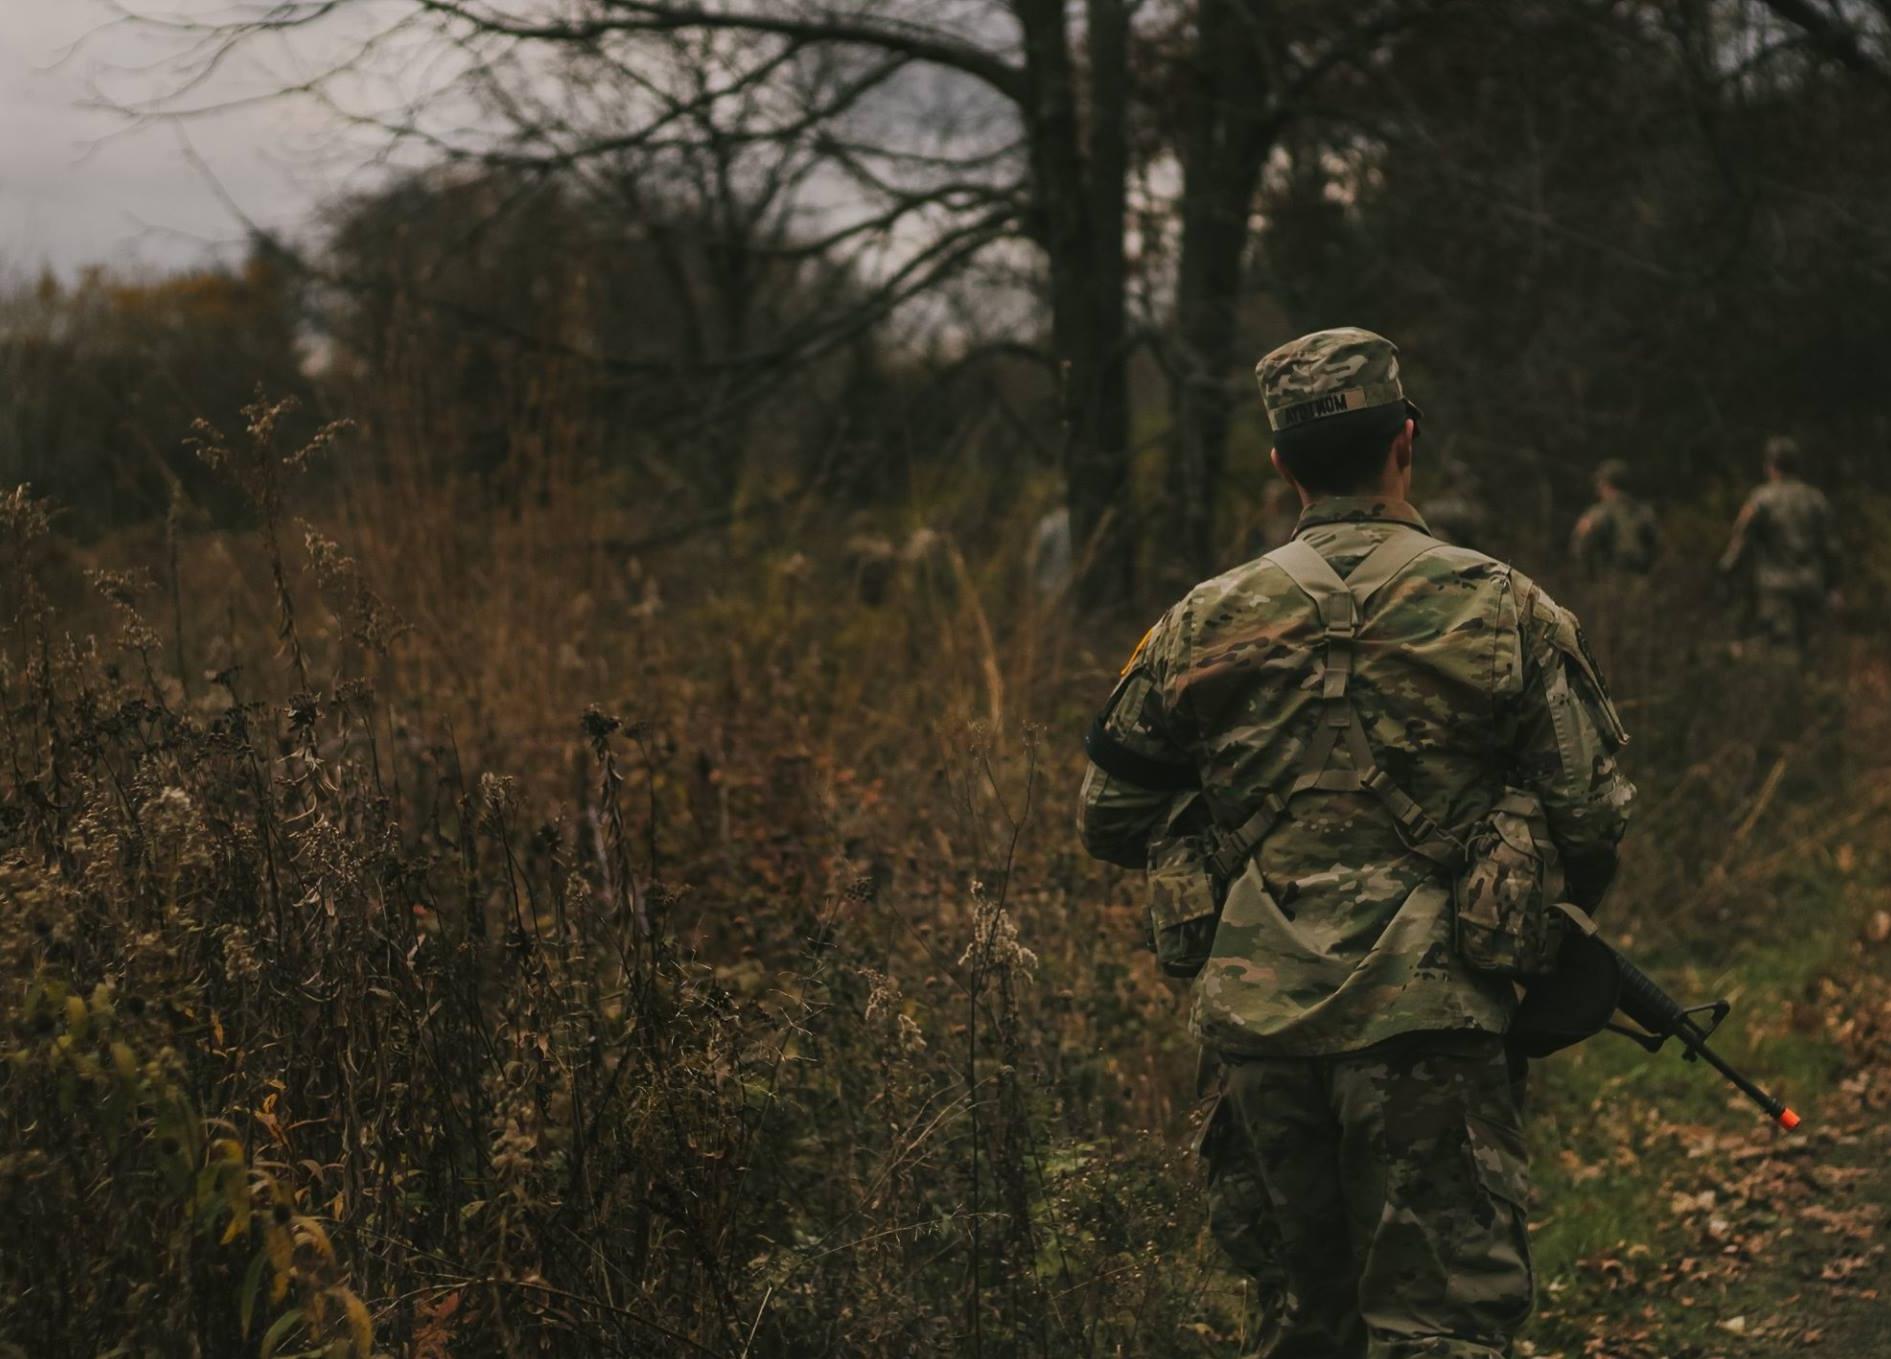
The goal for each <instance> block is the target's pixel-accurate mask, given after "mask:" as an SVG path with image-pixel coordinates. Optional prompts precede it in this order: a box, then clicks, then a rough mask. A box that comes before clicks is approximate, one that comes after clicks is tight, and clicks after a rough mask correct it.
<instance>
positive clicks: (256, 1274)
mask: <svg viewBox="0 0 1891 1359" xmlns="http://www.w3.org/2000/svg"><path fill="white" fill-rule="evenodd" d="M268 1263H269V1252H268V1251H266V1250H259V1251H257V1252H256V1258H255V1259H254V1260H251V1261H250V1267H249V1269H248V1270H247V1271H245V1272H244V1275H243V1293H242V1299H243V1300H242V1303H241V1310H242V1318H243V1338H244V1339H245V1340H248V1339H249V1338H250V1320H251V1319H252V1318H253V1317H254V1316H255V1315H256V1295H257V1294H258V1293H260V1292H262V1291H263V1269H264V1267H265V1266H266V1265H268Z"/></svg>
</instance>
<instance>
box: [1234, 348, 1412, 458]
mask: <svg viewBox="0 0 1891 1359" xmlns="http://www.w3.org/2000/svg"><path fill="white" fill-rule="evenodd" d="M1254 377H1255V380H1256V381H1258V382H1259V383H1260V384H1261V404H1262V405H1263V406H1264V407H1266V409H1267V424H1268V427H1269V428H1271V429H1272V430H1273V431H1274V432H1275V433H1277V434H1278V433H1281V432H1283V431H1286V430H1293V429H1298V428H1300V427H1301V426H1303V425H1306V424H1308V423H1310V422H1312V421H1315V420H1324V419H1326V418H1328V417H1330V416H1335V415H1348V414H1351V413H1352V412H1354V411H1363V410H1370V409H1372V408H1374V407H1377V406H1390V405H1393V404H1395V403H1403V402H1404V400H1405V388H1404V386H1403V384H1401V383H1400V381H1399V350H1398V346H1397V345H1395V344H1393V343H1392V342H1391V341H1390V340H1388V339H1386V338H1385V336H1383V335H1375V334H1374V333H1373V332H1372V331H1370V330H1360V329H1358V328H1357V327H1354V326H1341V327H1339V328H1338V329H1336V330H1316V331H1314V332H1313V333H1312V334H1311V335H1302V336H1301V337H1300V338H1299V339H1297V340H1289V341H1288V342H1287V343H1286V344H1284V345H1282V346H1281V347H1280V348H1278V349H1276V350H1274V351H1273V352H1272V353H1270V354H1268V355H1267V356H1266V357H1265V358H1263V359H1262V360H1261V361H1260V362H1259V363H1257V364H1255V365H1254Z"/></svg>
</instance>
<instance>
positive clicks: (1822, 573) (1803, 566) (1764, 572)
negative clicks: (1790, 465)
mask: <svg viewBox="0 0 1891 1359" xmlns="http://www.w3.org/2000/svg"><path fill="white" fill-rule="evenodd" d="M1720 569H1721V570H1722V571H1723V572H1727V573H1729V574H1732V573H1742V574H1746V573H1750V575H1751V580H1752V583H1753V587H1754V588H1755V589H1757V590H1762V591H1777V592H1780V593H1789V594H1823V593H1825V591H1827V590H1830V589H1833V588H1835V587H1836V586H1837V585H1838V575H1839V551H1838V532H1837V529H1836V527H1835V526H1834V524H1833V522H1832V502H1831V501H1829V500H1827V499H1826V498H1825V493H1824V492H1822V491H1820V490H1818V489H1817V488H1816V487H1813V486H1808V485H1807V484H1806V483H1805V482H1803V481H1800V480H1799V479H1798V478H1797V477H1787V478H1785V479H1783V480H1780V481H1769V482H1766V483H1764V484H1763V485H1761V486H1759V487H1757V488H1755V490H1754V492H1753V494H1752V495H1750V496H1748V497H1747V503H1746V504H1745V505H1743V506H1741V507H1740V516H1739V518H1737V519H1735V520H1734V524H1733V537H1732V538H1731V540H1730V541H1729V542H1728V543H1727V551H1726V552H1725V553H1724V554H1723V555H1722V556H1721V559H1720Z"/></svg>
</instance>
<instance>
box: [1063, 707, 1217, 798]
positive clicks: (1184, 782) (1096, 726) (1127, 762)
mask: <svg viewBox="0 0 1891 1359" xmlns="http://www.w3.org/2000/svg"><path fill="white" fill-rule="evenodd" d="M1083 749H1084V753H1085V754H1087V755H1088V756H1089V757H1090V763H1091V764H1094V765H1095V766H1096V767H1097V768H1098V769H1101V770H1102V771H1103V772H1104V773H1105V774H1108V775H1109V776H1110V777H1111V778H1113V779H1121V780H1122V781H1123V782H1124V783H1133V784H1135V785H1136V786H1137V787H1138V788H1147V789H1149V790H1150V791H1152V792H1159V793H1180V792H1184V791H1186V790H1188V789H1190V788H1199V787H1201V784H1202V780H1201V776H1200V775H1199V774H1197V773H1196V772H1195V766H1194V765H1192V764H1171V763H1170V762H1169V761H1167V760H1156V759H1151V758H1150V757H1149V756H1147V755H1143V754H1139V753H1138V752H1136V751H1134V750H1131V749H1130V748H1129V747H1128V746H1126V745H1124V744H1123V743H1122V742H1121V741H1119V740H1117V739H1116V738H1115V737H1114V736H1112V735H1110V729H1109V728H1108V727H1106V726H1104V725H1103V719H1102V718H1101V717H1099V718H1097V719H1096V721H1094V722H1092V723H1091V724H1090V730H1089V731H1087V732H1085V733H1084V735H1083Z"/></svg>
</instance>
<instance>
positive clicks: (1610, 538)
mask: <svg viewBox="0 0 1891 1359" xmlns="http://www.w3.org/2000/svg"><path fill="white" fill-rule="evenodd" d="M1628 476H1629V473H1628V464H1627V463H1625V462H1623V461H1622V460H1621V459H1620V458H1610V459H1608V460H1607V461H1606V462H1604V463H1603V464H1602V465H1601V466H1600V467H1598V468H1596V478H1595V487H1596V503H1595V504H1593V505H1591V506H1590V507H1589V508H1588V509H1586V510H1584V511H1583V512H1582V518H1580V519H1578V520H1577V521H1576V528H1575V531H1574V532H1573V533H1571V534H1570V537H1569V555H1570V556H1572V557H1574V558H1575V559H1576V564H1577V565H1578V566H1580V567H1582V568H1583V569H1584V570H1585V571H1587V572H1588V573H1589V574H1590V575H1591V576H1603V575H1611V574H1627V575H1635V576H1645V575H1647V574H1648V572H1649V570H1650V569H1651V568H1652V567H1653V566H1654V564H1655V556H1656V554H1657V553H1659V552H1660V550H1661V527H1660V525H1659V524H1657V523H1656V522H1655V512H1654V511H1653V510H1651V509H1649V508H1648V506H1647V505H1645V504H1643V503H1642V502H1641V501H1640V500H1637V499H1636V498H1635V497H1634V496H1633V495H1632V494H1630V492H1629V488H1628Z"/></svg>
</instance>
